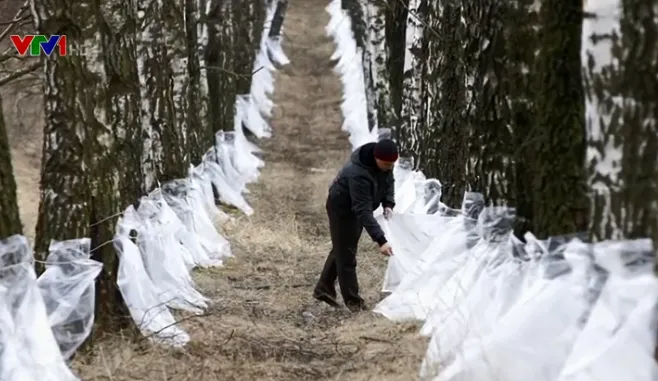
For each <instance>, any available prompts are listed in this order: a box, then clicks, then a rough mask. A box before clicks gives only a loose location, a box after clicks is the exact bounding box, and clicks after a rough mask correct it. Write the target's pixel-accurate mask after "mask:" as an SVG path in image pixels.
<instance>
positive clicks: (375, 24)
mask: <svg viewBox="0 0 658 381" xmlns="http://www.w3.org/2000/svg"><path fill="white" fill-rule="evenodd" d="M368 7H369V9H370V25H369V30H370V46H372V48H373V52H372V56H371V59H372V60H371V62H372V76H373V87H374V93H375V100H376V102H375V103H376V107H375V110H376V112H377V113H376V115H375V116H376V119H377V126H378V127H380V128H391V127H392V126H393V125H394V123H395V110H393V101H392V99H391V84H390V81H389V78H390V77H391V74H390V71H389V67H388V65H387V63H388V60H389V59H388V56H389V53H388V44H387V43H386V13H387V12H388V9H387V7H386V5H382V4H375V3H370V4H369V5H368Z"/></svg>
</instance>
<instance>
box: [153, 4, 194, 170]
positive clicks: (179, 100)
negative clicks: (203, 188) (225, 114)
mask: <svg viewBox="0 0 658 381" xmlns="http://www.w3.org/2000/svg"><path fill="white" fill-rule="evenodd" d="M185 2H186V0H167V1H163V2H162V3H161V7H162V21H163V23H162V34H163V36H164V41H165V52H166V54H165V57H164V59H165V62H163V64H168V65H169V78H168V81H167V82H166V84H165V86H166V88H165V89H164V91H165V94H170V95H166V96H167V98H170V99H171V103H170V104H171V105H172V106H173V116H174V119H173V121H174V123H173V124H170V125H166V126H167V130H165V133H164V136H167V137H168V139H167V141H165V142H163V143H164V144H165V152H167V154H168V155H167V156H166V157H165V170H166V172H168V173H167V175H168V176H167V177H168V179H171V177H169V176H174V177H186V176H187V170H188V168H189V166H190V154H189V150H190V146H191V143H194V144H195V145H198V135H197V132H198V131H196V130H195V129H194V128H192V126H191V125H190V120H189V119H190V118H191V115H192V114H191V113H190V112H189V111H190V110H189V107H190V104H189V102H188V101H189V90H190V76H189V73H188V63H189V52H188V43H187V35H186V31H187V26H186V21H185V13H186V10H185ZM195 117H196V116H195ZM192 123H194V120H192ZM169 155H172V157H171V158H170V157H169ZM167 159H171V160H169V161H168V160H167ZM174 160H175V161H174Z"/></svg>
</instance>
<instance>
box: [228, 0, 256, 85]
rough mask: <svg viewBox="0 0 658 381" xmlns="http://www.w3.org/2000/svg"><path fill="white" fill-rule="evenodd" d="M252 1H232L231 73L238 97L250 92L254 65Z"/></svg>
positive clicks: (253, 13)
mask: <svg viewBox="0 0 658 381" xmlns="http://www.w3.org/2000/svg"><path fill="white" fill-rule="evenodd" d="M254 8H255V6H254V1H253V0H250V1H245V0H233V10H234V12H233V17H234V19H233V23H234V26H235V29H234V30H235V39H234V40H233V48H232V51H233V54H234V55H235V59H234V61H233V70H232V71H233V73H234V75H235V76H236V79H235V81H236V84H235V87H236V91H237V94H238V95H242V94H249V93H250V90H251V71H252V68H253V65H254V56H255V54H254V49H253V46H254V33H253V29H254V25H255V20H254V15H255V12H254V11H255V9H254Z"/></svg>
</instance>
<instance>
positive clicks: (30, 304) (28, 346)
mask: <svg viewBox="0 0 658 381" xmlns="http://www.w3.org/2000/svg"><path fill="white" fill-rule="evenodd" d="M32 261H33V255H32V249H31V248H30V246H29V243H28V241H27V239H26V238H25V237H23V236H21V235H14V236H11V237H9V238H7V239H5V240H3V241H0V304H2V307H0V327H1V328H0V337H1V338H2V341H1V342H0V380H11V381H14V380H21V381H73V380H78V378H77V377H75V375H74V374H73V373H72V372H71V370H70V369H69V368H68V366H67V365H66V362H65V361H64V358H63V357H62V353H61V352H60V349H59V346H58V345H57V341H56V340H55V336H54V335H53V331H52V330H51V328H50V324H49V322H48V315H47V314H46V307H45V306H44V303H43V297H42V296H41V293H40V292H39V288H38V287H37V277H36V274H35V272H34V267H33V262H32Z"/></svg>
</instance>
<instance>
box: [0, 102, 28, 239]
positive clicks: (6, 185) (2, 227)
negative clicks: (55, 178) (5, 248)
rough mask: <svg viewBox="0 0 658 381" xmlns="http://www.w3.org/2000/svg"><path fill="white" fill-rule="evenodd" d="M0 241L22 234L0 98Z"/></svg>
mask: <svg viewBox="0 0 658 381" xmlns="http://www.w3.org/2000/svg"><path fill="white" fill-rule="evenodd" d="M0 210H1V211H2V212H1V213H0V240H2V239H4V238H7V237H9V236H11V235H14V234H22V233H23V225H22V224H21V217H20V213H19V210H18V199H17V196H16V179H15V178H14V170H13V166H12V164H11V155H10V151H9V136H8V135H7V128H6V126H5V118H4V114H3V112H2V98H0Z"/></svg>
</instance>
